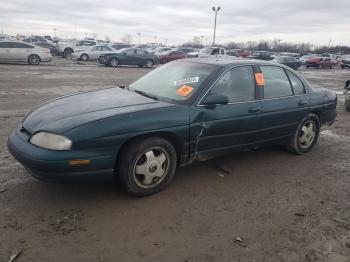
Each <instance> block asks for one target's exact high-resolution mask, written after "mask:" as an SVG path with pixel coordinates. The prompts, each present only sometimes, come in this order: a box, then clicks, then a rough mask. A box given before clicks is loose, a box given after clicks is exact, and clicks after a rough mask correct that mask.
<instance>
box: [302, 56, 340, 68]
mask: <svg viewBox="0 0 350 262" xmlns="http://www.w3.org/2000/svg"><path fill="white" fill-rule="evenodd" d="M309 67H315V68H330V69H332V68H334V67H335V61H333V60H332V59H331V58H330V57H311V58H309V59H308V60H306V68H309Z"/></svg>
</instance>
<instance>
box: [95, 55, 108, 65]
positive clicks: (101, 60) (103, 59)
mask: <svg viewBox="0 0 350 262" xmlns="http://www.w3.org/2000/svg"><path fill="white" fill-rule="evenodd" d="M108 60H109V59H108V58H107V57H105V56H102V57H99V58H98V59H97V62H98V63H99V64H101V65H107V64H108Z"/></svg>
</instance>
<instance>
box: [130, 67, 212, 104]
mask: <svg viewBox="0 0 350 262" xmlns="http://www.w3.org/2000/svg"><path fill="white" fill-rule="evenodd" d="M217 68H218V67H217V66H214V65H208V64H200V63H191V62H172V63H169V64H166V65H163V66H161V67H159V68H157V69H156V70H154V71H152V72H151V73H148V74H146V75H145V76H143V77H141V78H140V79H138V80H137V81H135V82H134V83H132V84H131V85H130V86H129V90H130V91H134V92H138V93H142V94H143V95H145V96H149V97H152V98H155V99H159V100H164V101H170V102H175V103H176V102H180V103H181V102H184V101H186V100H189V99H190V98H191V97H193V95H194V94H195V93H196V92H197V90H198V89H199V87H200V86H201V84H202V83H203V82H204V81H205V80H206V79H207V78H208V76H209V75H210V74H212V73H213V72H214V71H216V69H217Z"/></svg>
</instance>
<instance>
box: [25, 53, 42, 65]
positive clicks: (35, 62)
mask: <svg viewBox="0 0 350 262" xmlns="http://www.w3.org/2000/svg"><path fill="white" fill-rule="evenodd" d="M40 62H41V59H40V57H39V56H38V55H31V56H29V57H28V63H29V64H30V65H38V64H40Z"/></svg>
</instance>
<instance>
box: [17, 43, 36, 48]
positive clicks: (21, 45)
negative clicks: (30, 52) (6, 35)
mask: <svg viewBox="0 0 350 262" xmlns="http://www.w3.org/2000/svg"><path fill="white" fill-rule="evenodd" d="M12 48H33V47H32V46H31V45H27V44H25V43H12Z"/></svg>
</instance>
